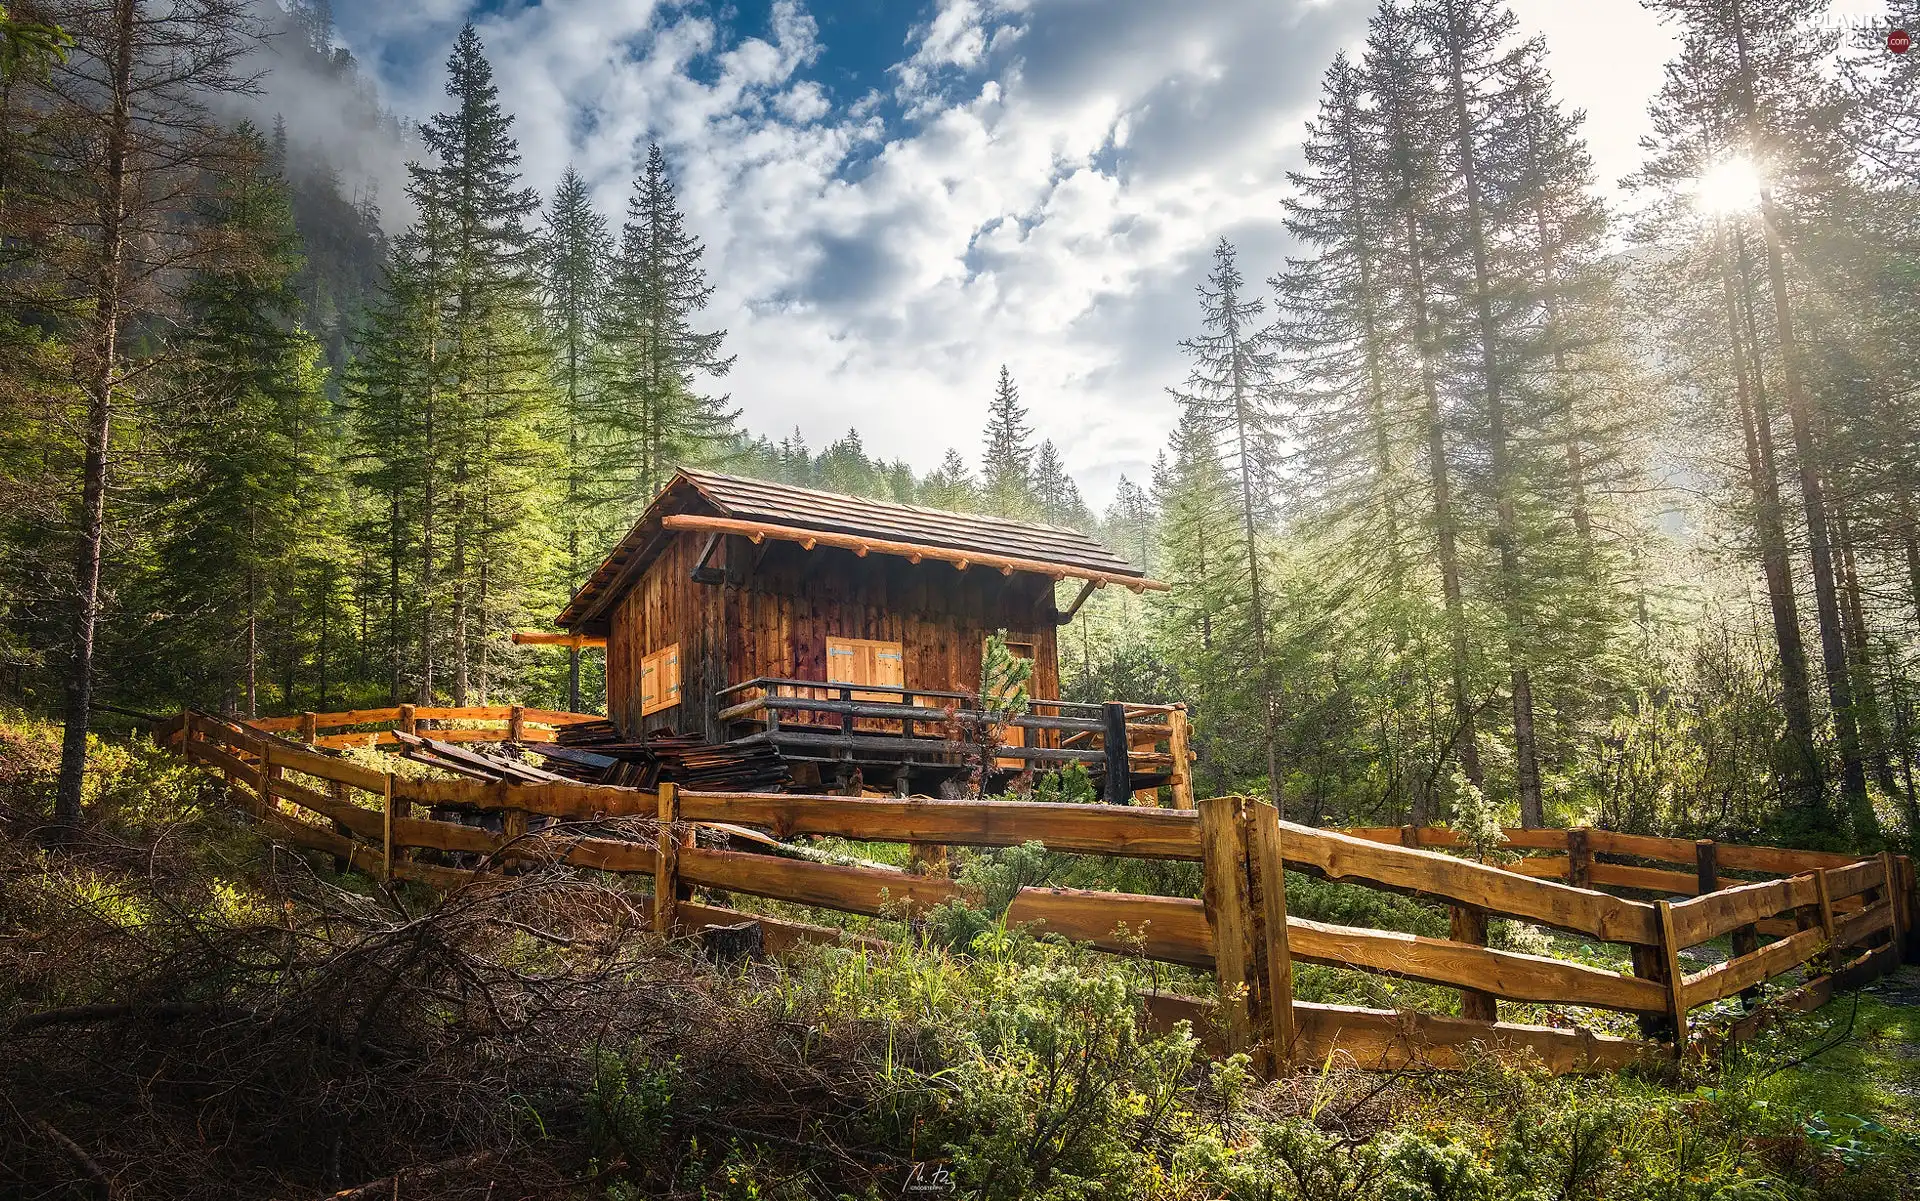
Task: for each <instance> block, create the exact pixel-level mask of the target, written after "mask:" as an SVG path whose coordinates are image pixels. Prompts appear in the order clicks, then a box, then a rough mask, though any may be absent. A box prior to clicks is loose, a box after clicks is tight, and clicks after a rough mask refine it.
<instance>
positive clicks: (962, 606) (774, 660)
mask: <svg viewBox="0 0 1920 1201" xmlns="http://www.w3.org/2000/svg"><path fill="white" fill-rule="evenodd" d="M1063 580H1077V581H1080V582H1081V585H1082V586H1081V589H1080V591H1079V593H1078V594H1077V599H1075V600H1073V601H1072V602H1071V603H1070V604H1069V605H1068V607H1067V609H1066V610H1065V611H1064V612H1063V611H1062V610H1061V608H1060V607H1059V605H1058V603H1057V601H1056V595H1057V593H1056V588H1055V585H1056V584H1058V583H1059V582H1061V581H1063ZM1107 585H1117V586H1122V587H1127V588H1131V589H1133V590H1135V591H1142V590H1145V589H1149V588H1163V587H1165V585H1162V584H1159V583H1158V582H1156V581H1153V580H1149V579H1147V578H1146V576H1145V574H1144V573H1143V572H1142V571H1141V570H1140V569H1139V568H1137V567H1134V566H1133V565H1131V564H1129V563H1127V562H1126V561H1125V560H1123V559H1120V558H1119V557H1117V556H1116V555H1114V554H1113V553H1112V552H1110V551H1109V550H1107V549H1106V548H1105V547H1103V546H1101V545H1100V544H1099V543H1098V542H1096V541H1094V540H1093V539H1091V538H1089V537H1087V536H1086V535H1084V534H1081V533H1078V532H1076V531H1073V530H1066V529H1057V528H1054V527H1051V526H1044V525H1038V524H1033V523H1028V522H1019V521H1008V520H1004V519H1001V518H996V517H987V516H982V515H979V514H962V513H947V512H941V511H939V510H935V509H926V508H919V507H915V506H911V505H901V504H891V503H887V502H883V501H876V500H868V499H864V498H858V497H851V496H841V495H836V494H834V493H830V492H820V491H815V490H813V489H809V488H797V487H793V486H791V485H786V484H776V483H768V482H766V481H763V480H751V479H742V478H738V477H734V476H728V475H719V474H715V473H713V472H706V471H690V470H682V471H680V472H678V473H677V474H676V475H675V476H674V477H673V479H672V481H671V482H669V483H668V484H667V486H666V487H665V488H664V489H663V490H662V491H661V493H660V495H659V496H658V497H656V498H655V499H654V501H653V503H652V504H651V505H650V506H649V507H648V508H647V511H646V512H645V513H644V514H643V515H642V516H641V518H640V520H639V521H637V522H635V523H634V526H633V528H632V529H631V530H629V531H628V533H627V535H626V536H625V537H624V538H622V539H621V540H620V542H619V544H618V545H617V546H616V547H614V549H613V552H612V553H611V554H609V555H608V556H607V558H606V560H605V562H603V563H602V564H601V565H600V567H599V568H598V570H596V571H595V572H594V574H593V575H592V577H591V578H590V579H588V581H587V582H586V583H585V584H584V585H583V586H582V587H581V589H580V590H579V592H577V593H576V594H575V595H574V597H573V599H572V600H571V601H570V602H569V603H568V605H567V607H566V609H565V610H564V611H563V612H562V613H561V614H560V615H559V617H558V618H557V619H556V620H557V622H558V624H559V625H560V626H562V627H564V628H565V629H567V630H568V631H570V632H571V633H572V634H575V635H584V636H587V637H604V638H605V639H606V654H607V715H608V717H609V718H610V719H611V720H612V721H613V723H614V724H615V725H616V726H617V727H618V729H619V732H620V734H621V736H623V737H624V738H626V739H630V740H635V741H639V740H644V739H646V738H648V737H659V736H660V735H662V734H664V733H668V732H670V733H673V734H678V735H693V736H697V737H698V738H700V739H701V740H702V741H704V742H705V743H707V744H718V743H729V744H736V743H744V742H759V743H772V744H773V745H775V746H777V747H778V748H779V750H780V752H781V754H782V755H783V756H784V757H785V758H786V759H788V760H789V761H791V762H793V763H796V764H812V765H814V768H813V769H812V771H811V772H809V771H807V770H802V771H797V772H796V773H795V774H796V776H797V777H799V778H801V779H802V781H803V782H813V781H809V780H807V779H806V777H807V776H808V775H810V774H813V773H818V774H819V775H821V776H823V777H825V778H827V779H837V780H839V781H840V782H841V783H843V784H844V783H845V782H846V777H847V776H848V775H849V774H850V772H852V771H854V770H858V771H859V772H861V773H862V774H863V775H864V777H865V780H866V782H867V784H868V785H869V786H872V785H875V784H884V785H887V786H892V787H896V788H905V787H909V786H912V787H916V788H919V787H932V786H933V785H935V784H936V783H937V782H938V781H939V780H940V779H941V778H942V776H943V775H945V776H948V777H950V776H951V775H952V773H953V770H954V764H955V762H956V759H955V757H954V755H953V754H952V753H951V748H950V746H947V745H946V744H945V742H944V740H945V739H946V738H947V737H949V735H948V734H947V733H943V732H942V729H941V722H940V721H939V720H938V719H939V717H940V716H941V712H940V711H942V710H943V709H951V708H955V707H959V708H965V707H967V706H969V705H975V704H977V698H975V697H974V691H975V689H976V688H977V687H978V682H979V678H980V661H981V650H982V647H983V645H984V644H985V642H986V640H987V638H988V637H989V636H990V635H991V634H993V633H994V632H995V631H997V630H1005V631H1006V638H1007V641H1008V644H1009V646H1010V647H1011V648H1012V649H1013V650H1014V652H1015V653H1016V654H1020V655H1023V656H1026V657H1029V658H1031V659H1032V660H1033V665H1034V666H1033V675H1032V681H1031V683H1030V686H1029V690H1030V692H1031V695H1032V697H1033V700H1034V702H1035V704H1034V706H1033V712H1032V715H1030V716H1029V717H1028V718H1026V719H1023V721H1025V722H1031V723H1035V724H1034V725H1033V726H1031V727H1028V726H1024V725H1023V726H1022V727H1021V728H1019V729H1016V730H1013V731H1011V732H1010V734H1011V736H1009V737H1008V738H1007V739H1006V741H1007V742H1009V743H1015V744H1018V745H1017V746H1015V747H1012V748H1010V749H1009V751H1008V754H1007V757H1006V759H1004V760H1002V762H1003V763H1005V764H1006V765H1007V767H1008V768H1009V769H1010V770H1018V769H1021V768H1023V767H1024V766H1026V765H1029V764H1032V765H1035V766H1040V767H1045V766H1049V765H1057V764H1058V763H1060V762H1064V761H1069V760H1074V759H1082V760H1085V761H1087V762H1089V763H1090V764H1092V765H1098V763H1099V762H1101V761H1102V758H1103V757H1102V756H1101V755H1099V754H1096V753H1095V751H1096V750H1098V748H1099V745H1100V739H1098V738H1095V737H1088V735H1091V734H1094V733H1096V732H1097V731H1099V730H1103V729H1104V727H1103V726H1101V722H1102V721H1103V720H1105V718H1104V715H1103V714H1104V710H1103V707H1102V706H1097V705H1096V706H1089V705H1073V704H1070V703H1067V702H1062V701H1060V700H1059V696H1060V668H1059V659H1058V649H1057V648H1058V636H1057V632H1058V630H1059V628H1060V626H1061V625H1063V624H1065V623H1066V622H1067V621H1069V620H1070V619H1071V618H1072V616H1073V613H1074V611H1075V610H1077V609H1078V607H1079V605H1080V603H1081V602H1083V601H1084V600H1085V599H1086V597H1087V595H1088V594H1089V593H1091V591H1092V590H1093V589H1095V588H1099V587H1105V586H1107ZM1153 708H1156V707H1151V706H1149V707H1136V709H1140V710H1141V712H1136V713H1134V714H1133V715H1132V716H1133V717H1134V718H1135V719H1140V720H1148V724H1151V722H1150V717H1151V715H1150V714H1147V713H1146V712H1145V710H1147V709H1153ZM1159 708H1165V707H1159ZM1136 724H1138V721H1136ZM1076 740H1077V741H1076ZM1076 747H1078V749H1076ZM1147 766H1148V767H1149V768H1150V767H1151V765H1150V764H1149V765H1147ZM1144 774H1149V775H1150V774H1151V771H1150V770H1149V771H1147V772H1145V773H1144Z"/></svg>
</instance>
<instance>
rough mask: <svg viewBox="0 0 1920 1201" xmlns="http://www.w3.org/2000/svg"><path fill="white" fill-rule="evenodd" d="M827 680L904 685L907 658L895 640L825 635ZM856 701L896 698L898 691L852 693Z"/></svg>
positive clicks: (830, 681) (895, 699) (890, 686)
mask: <svg viewBox="0 0 1920 1201" xmlns="http://www.w3.org/2000/svg"><path fill="white" fill-rule="evenodd" d="M827 683H829V684H875V685H881V686H884V687H889V688H905V687H906V686H907V658H906V653H905V650H904V648H903V647H902V646H901V645H900V643H898V642H884V641H881V640H879V639H877V638H829V639H827ZM853 699H854V700H857V701H898V700H899V699H900V694H899V693H897V692H868V693H859V692H856V693H854V694H853Z"/></svg>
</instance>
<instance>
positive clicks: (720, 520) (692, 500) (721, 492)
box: [554, 469, 1167, 634]
mask: <svg viewBox="0 0 1920 1201" xmlns="http://www.w3.org/2000/svg"><path fill="white" fill-rule="evenodd" d="M749 488H753V489H759V490H761V491H762V492H764V491H765V490H767V489H769V488H777V489H778V490H780V491H782V492H784V493H786V494H787V496H790V497H792V498H793V500H792V503H793V505H794V506H795V509H796V512H797V514H799V516H798V517H797V519H796V520H794V521H792V522H785V521H780V520H771V519H769V518H768V517H767V516H765V515H764V510H765V509H766V507H767V506H766V505H765V503H764V501H762V502H760V504H759V507H760V508H761V509H762V510H763V513H762V514H758V515H755V516H752V517H743V516H740V515H738V514H737V513H735V514H730V513H729V508H730V506H729V504H728V497H729V495H730V494H731V493H735V492H740V491H742V490H744V489H749ZM781 499H783V500H784V499H785V498H781ZM816 500H817V501H819V502H820V503H821V504H822V505H826V504H829V503H830V504H832V505H836V506H839V507H840V508H841V509H842V510H844V509H845V508H846V507H847V506H849V505H862V506H868V507H870V508H871V509H872V510H873V511H874V514H875V515H876V516H878V517H879V518H881V525H882V527H884V525H885V524H887V523H888V522H887V517H888V514H890V513H900V514H906V515H909V516H910V521H909V523H908V524H909V526H910V525H911V522H912V521H918V522H920V523H922V524H925V523H926V522H927V521H929V520H932V521H934V522H935V523H936V525H937V526H939V527H940V528H938V529H937V530H936V532H939V533H943V534H944V533H946V532H947V531H948V530H951V529H952V528H953V527H954V525H955V523H956V522H957V521H965V520H978V521H981V522H987V523H997V524H998V525H999V526H1000V527H1001V528H1002V529H1004V530H1006V531H1008V536H1009V537H1010V538H1011V539H1012V540H1014V541H1016V542H1018V541H1021V540H1025V541H1027V542H1029V543H1031V544H1036V545H1042V546H1044V545H1045V544H1046V542H1047V541H1049V540H1053V541H1057V540H1059V539H1063V538H1064V539H1067V540H1069V541H1071V540H1078V542H1079V545H1078V546H1074V547H1072V548H1071V550H1070V551H1068V552H1067V553H1066V554H1064V555H1063V557H1081V558H1091V559H1092V561H1093V563H1098V562H1099V561H1100V559H1101V558H1105V559H1106V560H1108V561H1109V562H1111V563H1112V564H1113V565H1114V566H1121V567H1124V566H1125V564H1124V561H1122V560H1119V559H1116V558H1114V557H1113V555H1112V554H1111V552H1108V551H1105V550H1104V548H1101V547H1099V546H1098V544H1095V543H1091V542H1090V540H1088V539H1087V538H1086V537H1085V535H1081V534H1077V533H1074V532H1072V531H1063V530H1058V529H1053V528H1051V527H1044V526H1031V525H1022V524H1020V523H1009V522H1005V521H1004V520H1001V519H994V518H981V519H969V518H968V517H967V515H965V514H950V513H943V512H940V511H938V510H927V509H912V508H911V507H910V506H899V505H889V504H885V503H883V502H877V501H862V500H860V499H859V498H857V497H841V496H838V495H836V494H832V493H820V492H815V491H813V490H811V489H796V488H792V487H790V486H785V485H767V484H764V483H761V482H758V481H748V480H736V479H733V478H732V477H727V476H717V475H714V474H712V473H709V472H690V471H687V470H684V469H683V470H681V471H678V472H676V473H675V475H674V477H673V479H672V480H670V481H669V482H668V483H667V485H666V487H664V488H662V489H661V491H660V494H659V495H658V496H656V497H654V500H653V503H652V504H650V505H648V506H647V511H646V512H645V513H643V514H641V516H640V519H639V520H638V521H636V522H634V523H633V526H632V528H631V529H629V530H628V531H627V533H626V536H625V537H623V538H621V539H620V541H619V543H618V544H617V545H616V546H615V547H614V548H613V550H612V552H611V553H609V554H608V555H607V557H606V559H605V560H603V561H602V562H601V564H600V566H599V567H598V568H596V569H595V570H594V572H593V574H592V575H591V576H589V577H588V578H587V580H586V582H585V583H583V584H582V585H581V587H580V588H579V590H578V591H576V592H575V593H574V595H573V598H572V599H571V600H570V601H568V603H567V606H566V608H565V609H563V610H561V612H560V613H559V615H558V616H556V617H555V618H554V622H555V624H556V625H559V626H561V627H562V628H564V629H568V630H572V631H574V632H576V633H583V634H584V633H590V632H596V631H595V627H596V626H597V625H599V623H601V622H602V620H603V619H604V617H605V614H606V612H607V611H608V610H609V609H610V608H611V607H612V605H613V603H614V602H615V601H616V600H617V599H618V598H619V597H620V596H622V595H623V594H624V593H625V592H626V591H627V589H629V588H630V587H632V585H633V582H634V581H635V580H637V579H638V578H639V576H640V574H641V573H642V572H644V571H645V570H646V568H647V565H648V564H649V563H651V562H652V561H653V560H654V558H655V557H656V556H657V555H658V554H659V552H660V549H661V547H662V546H664V545H665V544H666V543H667V542H668V541H669V540H670V539H672V538H673V537H675V536H676V535H679V534H683V533H693V534H699V533H706V534H708V535H709V536H710V537H720V536H729V535H732V536H739V537H743V538H746V539H747V540H749V541H750V542H753V543H756V544H758V543H763V542H765V541H767V540H768V539H774V540H777V541H785V542H792V543H796V544H798V545H799V546H801V547H803V548H804V549H806V550H809V551H811V550H814V549H817V548H820V547H827V548H831V549H837V550H847V551H851V552H852V553H853V554H855V555H856V556H859V557H862V558H864V557H865V556H867V555H869V554H882V555H889V556H896V557H899V558H904V559H906V560H908V561H909V562H912V563H920V562H924V561H925V560H928V559H933V560H936V561H939V562H944V563H950V564H952V565H953V566H954V567H955V568H957V569H958V570H961V571H966V570H969V569H971V568H975V567H979V568H985V569H989V570H997V571H999V572H1001V573H1002V574H1004V575H1008V576H1012V575H1015V574H1028V575H1039V576H1045V577H1047V578H1049V579H1052V580H1055V581H1059V580H1067V579H1076V580H1085V581H1086V582H1087V584H1088V585H1089V587H1105V586H1107V585H1108V584H1117V585H1120V586H1121V587H1125V588H1129V589H1132V590H1133V591H1134V592H1146V591H1165V590H1166V589H1167V585H1166V584H1163V583H1161V582H1160V581H1159V580H1153V579H1148V578H1147V577H1146V576H1145V575H1143V574H1141V573H1139V572H1133V571H1112V570H1106V569H1105V568H1104V567H1101V566H1094V565H1092V563H1089V562H1078V563H1076V562H1061V561H1058V560H1056V559H1051V558H1038V557H1029V556H1019V555H1006V554H999V553H995V552H993V551H989V550H987V549H985V547H984V546H981V545H980V542H981V541H982V540H983V539H981V538H980V537H978V536H977V535H976V537H975V538H973V539H972V541H973V542H974V544H973V545H971V546H969V545H965V542H966V541H967V539H965V538H956V539H954V540H955V541H957V542H961V543H962V544H961V545H949V546H943V545H939V544H937V543H935V542H932V541H924V540H906V539H901V538H887V537H880V536H877V535H876V534H875V533H874V532H873V529H872V525H871V523H869V528H868V529H867V530H860V529H852V530H849V529H848V528H845V526H846V524H847V523H846V522H845V521H844V520H842V521H841V522H840V523H839V524H841V526H842V528H838V529H835V528H820V527H822V526H829V525H832V524H834V522H833V521H831V520H820V521H815V522H811V523H810V522H809V521H808V520H807V519H806V515H805V510H806V507H807V505H808V504H809V503H810V502H812V501H816ZM989 533H990V536H992V537H995V538H998V537H999V536H1000V532H999V531H998V530H990V531H989ZM1036 540H1037V541H1036ZM1089 547H1090V548H1091V550H1092V551H1093V552H1097V553H1096V554H1093V555H1089V554H1088V548H1089ZM1083 599H1084V598H1083ZM1074 607H1075V608H1076V609H1077V608H1078V604H1077V603H1076V605H1075V606H1074ZM597 632H601V633H604V632H605V631H604V630H603V629H602V630H598V631H597Z"/></svg>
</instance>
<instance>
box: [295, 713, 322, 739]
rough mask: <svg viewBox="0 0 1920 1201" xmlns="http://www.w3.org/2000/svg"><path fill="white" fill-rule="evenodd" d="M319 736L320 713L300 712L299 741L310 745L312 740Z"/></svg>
mask: <svg viewBox="0 0 1920 1201" xmlns="http://www.w3.org/2000/svg"><path fill="white" fill-rule="evenodd" d="M319 737H320V715H319V714H318V713H302V714H301V715H300V741H302V742H304V743H306V744H307V745H308V746H312V745H313V744H314V741H315V740H316V739H318V738H319Z"/></svg>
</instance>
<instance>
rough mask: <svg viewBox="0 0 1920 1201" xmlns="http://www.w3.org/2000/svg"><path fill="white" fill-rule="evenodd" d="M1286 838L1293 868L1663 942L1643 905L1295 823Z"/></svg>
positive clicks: (1565, 926)
mask: <svg viewBox="0 0 1920 1201" xmlns="http://www.w3.org/2000/svg"><path fill="white" fill-rule="evenodd" d="M1282 833H1283V835H1284V837H1285V841H1286V853H1287V861H1288V862H1289V863H1293V864H1297V865H1304V866H1307V867H1310V868H1314V869H1316V870H1318V871H1320V872H1321V873H1322V874H1324V875H1326V876H1328V877H1331V878H1333V879H1342V880H1344V879H1361V880H1371V881H1373V882H1374V883H1376V884H1382V885H1386V886H1388V887H1390V888H1398V889H1403V890H1406V891H1410V892H1418V893H1423V894H1426V895H1429V896H1434V897H1439V898H1442V899H1445V900H1449V901H1459V902H1463V903H1465V904H1469V905H1480V906H1482V907H1483V908H1485V909H1487V910H1489V911H1491V912H1495V913H1500V914H1506V915H1511V916H1514V917H1522V918H1525V919H1527V920H1528V921H1533V922H1539V923H1541V924H1543V925H1548V926H1552V927H1554V928H1556V929H1560V930H1568V931H1571V932H1573V933H1576V934H1586V935H1590V936H1591V937H1594V938H1601V939H1605V940H1607V941H1609V942H1627V943H1639V944H1642V945H1657V944H1658V943H1659V939H1660V934H1659V917H1658V914H1657V913H1656V912H1655V911H1654V909H1653V907H1652V906H1650V905H1646V904H1643V903H1641V902H1638V901H1627V900H1622V899H1621V898H1619V897H1613V896H1608V895H1607V894H1606V893H1603V892H1594V891H1591V890H1588V889H1579V888H1573V887H1571V886H1569V885H1565V884H1556V883H1553V882H1551V881H1547V880H1533V879H1529V878H1528V877H1525V876H1518V875H1515V874H1513V873H1512V872H1505V871H1501V870H1500V869H1499V868H1496V867H1488V866H1486V865H1484V864H1479V863H1469V862H1466V861H1464V860H1460V859H1455V858H1453V857H1452V856H1450V855H1443V854H1439V853H1437V852H1434V851H1419V850H1407V849H1404V848H1398V847H1383V846H1376V845H1374V844H1372V843H1369V842H1364V841H1362V840H1360V839H1357V838H1349V837H1347V836H1346V835H1344V834H1335V833H1333V832H1331V831H1327V830H1315V829H1313V828H1311V827H1308V826H1298V825H1294V824H1292V823H1291V822H1289V823H1285V824H1284V825H1283V826H1282Z"/></svg>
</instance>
